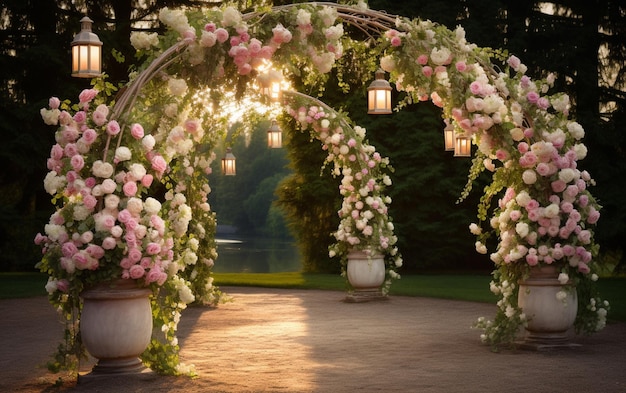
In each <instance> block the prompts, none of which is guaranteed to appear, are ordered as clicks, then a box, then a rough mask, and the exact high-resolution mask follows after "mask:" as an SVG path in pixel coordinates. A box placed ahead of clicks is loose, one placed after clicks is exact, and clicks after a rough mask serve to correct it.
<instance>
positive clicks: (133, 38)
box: [130, 31, 159, 50]
mask: <svg viewBox="0 0 626 393" xmlns="http://www.w3.org/2000/svg"><path fill="white" fill-rule="evenodd" d="M130 44H131V45H132V46H133V48H135V49H137V50H140V49H149V48H150V47H151V46H158V45H159V34H158V33H150V34H148V33H144V32H137V31H133V32H132V33H130Z"/></svg>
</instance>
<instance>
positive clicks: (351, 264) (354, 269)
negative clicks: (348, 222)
mask: <svg viewBox="0 0 626 393" xmlns="http://www.w3.org/2000/svg"><path fill="white" fill-rule="evenodd" d="M346 272H347V275H348V282H349V283H350V285H351V286H352V290H351V291H350V292H349V293H348V296H347V298H346V301H351V302H359V301H369V300H378V299H384V298H386V297H385V296H383V294H382V290H381V286H382V284H383V283H384V282H385V259H384V257H383V256H382V255H380V254H377V253H372V252H369V251H357V250H353V251H350V253H349V254H348V265H347V267H346Z"/></svg>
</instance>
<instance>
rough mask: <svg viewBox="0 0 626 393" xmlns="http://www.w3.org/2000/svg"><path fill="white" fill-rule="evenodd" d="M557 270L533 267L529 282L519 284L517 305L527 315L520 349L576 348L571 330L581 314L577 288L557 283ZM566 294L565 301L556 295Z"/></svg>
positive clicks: (570, 284) (550, 267)
mask: <svg viewBox="0 0 626 393" xmlns="http://www.w3.org/2000/svg"><path fill="white" fill-rule="evenodd" d="M558 276H559V270H558V269H557V267H556V266H541V267H533V268H532V269H531V271H530V276H529V277H528V279H526V280H524V281H521V282H520V283H519V285H520V287H519V296H518V305H519V307H520V308H521V309H522V310H523V311H524V313H525V314H526V317H527V318H528V324H527V326H526V336H525V338H524V341H523V342H521V343H520V346H521V347H523V348H527V349H547V348H551V347H562V346H573V345H575V344H572V343H571V342H570V339H571V329H572V327H573V326H574V321H575V319H576V314H577V313H578V298H577V294H576V288H575V287H574V286H573V284H572V283H571V281H570V282H567V283H561V282H560V281H559V280H558ZM559 292H562V293H561V294H565V297H564V298H563V299H560V298H558V297H557V294H558V293H559Z"/></svg>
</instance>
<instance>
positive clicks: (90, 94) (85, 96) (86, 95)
mask: <svg viewBox="0 0 626 393" xmlns="http://www.w3.org/2000/svg"><path fill="white" fill-rule="evenodd" d="M96 95H98V90H96V89H85V90H83V91H81V92H80V94H79V95H78V100H79V101H80V103H81V104H84V103H87V102H91V100H93V99H94V98H96Z"/></svg>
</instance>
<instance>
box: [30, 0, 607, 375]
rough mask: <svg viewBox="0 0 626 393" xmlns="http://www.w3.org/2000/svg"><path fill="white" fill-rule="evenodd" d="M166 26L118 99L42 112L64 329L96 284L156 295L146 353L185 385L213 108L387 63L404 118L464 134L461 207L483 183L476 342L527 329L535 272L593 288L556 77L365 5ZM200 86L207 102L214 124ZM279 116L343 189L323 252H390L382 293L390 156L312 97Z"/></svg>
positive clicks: (591, 311) (204, 290) (49, 238)
mask: <svg viewBox="0 0 626 393" xmlns="http://www.w3.org/2000/svg"><path fill="white" fill-rule="evenodd" d="M270 11H271V12H270ZM159 18H160V20H161V21H162V22H163V23H164V24H165V25H166V26H168V29H169V30H168V31H167V32H166V33H165V34H163V35H158V34H156V33H155V34H142V33H139V34H134V35H133V36H131V42H132V44H133V45H134V46H135V48H136V49H137V50H138V52H139V54H140V55H143V56H146V59H147V60H146V62H145V63H144V65H142V66H140V68H138V69H137V71H136V72H133V73H131V75H130V76H131V81H130V83H129V84H128V85H127V86H125V87H124V88H122V90H121V91H120V93H119V94H118V95H117V96H112V91H113V90H114V88H113V86H111V85H110V84H108V82H106V81H105V80H97V81H96V84H95V86H94V89H88V90H85V91H84V92H83V93H82V94H81V96H80V97H79V103H78V104H75V105H72V104H71V103H70V102H69V101H64V102H60V100H58V99H56V98H53V99H51V100H50V108H49V109H42V116H43V118H44V121H45V122H46V123H47V124H51V125H57V126H59V128H58V131H57V134H56V137H57V142H58V143H57V144H56V145H55V146H54V147H53V148H52V151H51V158H50V159H49V161H48V168H49V170H50V173H49V175H48V176H47V177H46V180H45V187H46V190H47V191H48V192H49V193H50V194H51V195H53V201H54V202H55V203H56V204H57V206H58V210H57V212H55V213H54V214H53V216H52V217H51V220H50V223H49V224H48V225H47V226H46V228H45V233H44V234H41V235H38V236H37V239H36V242H37V244H40V245H41V246H42V248H43V250H44V257H43V260H42V262H41V263H40V265H39V266H40V268H41V270H42V271H45V272H47V273H49V274H50V281H49V283H48V285H47V289H48V291H49V293H50V298H51V301H52V303H53V304H55V305H57V306H58V307H60V308H61V309H62V310H63V311H64V312H65V313H66V315H68V316H71V315H75V313H76V311H77V310H80V302H79V298H78V295H79V293H80V291H82V289H83V288H85V287H87V286H89V285H92V284H94V283H97V282H100V281H106V280H110V279H112V278H115V277H129V278H133V279H138V280H140V281H142V282H144V283H145V284H146V285H149V286H151V287H152V288H153V289H154V293H155V296H154V297H153V309H154V311H153V312H154V320H155V325H157V326H162V327H163V328H162V332H163V333H164V337H163V338H156V339H154V340H153V342H152V344H151V347H150V348H149V350H148V351H147V352H146V353H145V354H144V356H143V360H144V362H146V363H147V364H148V365H149V366H150V367H152V368H153V369H155V370H158V371H161V372H165V373H181V372H189V371H190V370H188V369H187V368H185V366H184V365H181V364H180V362H179V360H178V355H177V353H178V352H177V351H178V347H177V342H176V335H175V334H176V326H177V322H178V320H179V318H180V314H181V311H182V310H183V309H184V308H185V307H186V304H188V303H190V302H192V301H194V300H196V301H200V302H203V303H215V302H218V301H219V299H220V296H221V293H220V292H219V289H217V288H215V287H214V286H213V285H212V278H211V275H210V270H211V267H212V264H213V261H214V260H215V258H216V257H217V253H216V248H215V241H214V233H215V215H214V213H213V212H212V211H211V209H210V206H209V205H208V202H207V196H208V194H209V192H210V187H209V185H208V183H207V181H206V174H207V173H208V172H210V170H211V162H212V161H213V160H214V159H215V156H214V154H212V153H211V151H212V148H213V147H214V146H215V145H216V144H217V143H218V141H219V138H220V137H221V135H222V134H223V130H224V129H225V125H226V118H225V116H222V115H221V113H220V112H219V108H220V105H221V104H222V103H223V102H224V101H225V100H226V99H227V96H228V94H226V93H227V92H228V93H229V94H231V95H232V96H233V97H235V98H241V97H243V96H245V95H255V94H257V93H256V92H257V91H258V90H257V89H255V88H254V85H255V83H257V80H258V78H259V76H261V75H262V73H263V71H262V68H263V66H264V65H266V64H267V62H269V61H271V63H272V66H273V67H274V68H275V69H279V70H280V71H281V73H282V75H287V76H289V77H291V76H293V77H297V78H299V79H300V80H302V83H303V84H304V85H305V86H307V87H309V88H311V89H314V87H315V86H319V85H321V84H322V82H324V81H325V80H327V77H328V76H327V75H328V73H329V72H330V71H331V70H333V69H334V70H336V71H337V73H338V74H339V75H343V76H344V77H347V75H348V74H349V73H352V74H355V75H356V76H357V78H358V79H361V80H365V79H366V77H365V76H366V75H368V76H369V75H371V74H372V73H373V71H374V70H376V69H378V68H379V67H382V68H383V69H384V70H385V71H387V72H389V74H390V79H391V81H392V82H393V83H395V86H396V89H397V90H399V91H400V92H402V93H403V94H404V98H403V100H402V101H401V102H400V104H399V105H398V108H397V109H398V110H400V109H402V107H403V106H404V105H407V104H409V103H412V102H418V101H423V100H428V99H430V100H432V101H433V102H434V103H435V104H436V105H437V106H439V107H441V108H442V113H443V117H444V119H445V120H446V121H447V122H448V123H449V124H450V125H452V126H453V127H454V129H455V132H456V134H457V135H465V136H467V137H469V138H471V139H472V141H473V143H474V144H475V145H477V146H478V149H477V150H476V152H475V157H474V160H473V165H472V168H471V170H470V175H469V181H468V183H467V185H466V187H465V190H464V193H463V195H462V197H465V196H466V195H467V193H469V191H470V190H471V186H472V183H473V181H474V180H475V179H476V178H477V176H478V175H479V174H480V173H481V172H482V171H484V170H488V171H490V172H492V173H493V174H492V178H493V182H492V183H491V184H490V185H489V186H487V188H486V189H485V193H484V195H483V197H482V199H481V203H480V205H479V206H478V218H479V221H478V223H474V224H471V225H470V230H471V231H472V233H474V234H475V235H477V242H476V249H477V251H478V252H481V253H486V252H487V250H486V246H485V244H486V239H487V238H488V237H489V236H490V235H492V234H495V235H496V236H497V237H498V239H499V242H498V245H497V247H496V250H495V251H494V252H493V253H492V254H491V259H492V260H493V261H494V263H495V264H496V270H495V271H494V281H493V282H492V290H493V291H494V292H495V293H496V294H498V295H499V296H500V301H499V302H498V313H497V315H496V319H495V321H494V322H488V321H486V320H480V321H479V323H478V325H479V326H480V327H483V328H484V329H485V334H484V335H483V339H484V340H485V341H486V342H488V343H490V344H492V345H496V346H497V345H501V344H503V343H507V342H510V341H511V340H512V339H513V338H514V335H515V333H516V332H517V329H518V328H519V326H520V325H521V324H523V323H524V322H525V317H524V315H523V312H522V310H521V309H520V308H519V307H518V306H517V303H516V300H517V293H518V287H517V282H518V280H520V279H522V278H524V277H525V276H526V275H527V274H528V271H529V269H530V267H531V266H534V265H538V264H548V265H552V264H554V265H557V266H558V267H559V268H560V270H561V273H562V274H564V275H566V276H567V279H570V278H572V279H574V280H576V282H577V284H578V285H579V287H580V288H591V286H587V284H590V283H593V282H594V281H595V280H596V279H597V274H596V273H595V269H596V264H595V261H594V258H595V257H596V256H597V251H598V246H597V245H596V244H595V243H594V241H593V229H592V228H593V226H594V225H595V224H596V222H597V220H598V218H599V209H600V206H599V205H598V204H597V202H596V201H595V199H594V198H593V196H592V195H591V194H590V192H589V191H588V186H590V185H593V180H592V179H591V177H590V175H589V174H588V173H587V172H586V171H584V170H580V169H579V168H578V161H579V160H581V159H583V158H584V157H585V155H586V152H587V151H586V148H585V146H584V145H583V144H582V142H581V139H582V138H583V136H584V131H583V129H582V127H581V126H580V125H579V124H578V123H576V122H575V121H573V120H571V119H569V117H568V115H569V114H568V109H569V99H568V97H567V96H566V95H565V94H562V93H551V88H552V82H553V78H552V77H550V76H549V77H548V78H546V79H544V80H539V81H533V80H531V78H529V77H528V76H526V75H525V66H524V65H523V64H522V63H521V61H520V60H519V59H518V58H516V57H515V56H507V57H505V56H503V55H502V54H501V53H500V52H495V51H491V50H488V49H482V48H478V47H476V45H473V44H470V43H468V42H467V41H466V39H465V34H464V31H463V29H462V28H461V27H457V28H456V29H455V30H454V31H451V30H448V29H447V28H446V27H444V26H441V25H438V24H436V23H433V22H430V21H421V20H409V19H407V18H403V17H399V16H391V15H388V14H385V13H382V12H378V11H373V10H369V9H367V8H366V7H365V6H364V5H363V4H362V3H359V4H357V5H355V6H350V5H339V4H335V3H302V4H294V5H289V6H281V7H274V8H273V9H272V10H260V11H258V12H252V13H249V14H245V15H242V14H240V13H239V11H237V10H236V9H234V8H232V7H226V8H223V9H210V10H188V11H184V10H170V9H167V8H165V9H163V10H162V11H161V12H160V15H159ZM346 31H349V33H350V34H346ZM351 35H355V36H358V38H356V39H354V38H351ZM496 60H497V61H501V62H503V63H504V66H505V67H506V69H505V70H504V71H497V68H496V67H495V66H494V65H493V64H492V61H496ZM272 75H278V74H272ZM261 77H262V76H261ZM270 78H279V77H278V76H270ZM199 90H206V91H207V93H206V95H205V97H208V100H209V101H211V102H212V103H213V108H214V110H213V111H208V110H207V108H206V102H207V98H205V99H199V98H198V96H197V94H195V93H196V92H197V91H199ZM283 104H284V105H285V107H286V108H287V109H286V112H287V113H288V114H290V115H291V116H293V117H294V118H295V119H296V121H297V122H298V123H299V124H300V128H301V129H302V130H305V131H308V132H310V135H311V137H312V138H315V139H319V140H320V141H321V142H322V147H323V148H324V149H325V150H326V151H327V153H328V156H327V162H326V165H332V169H333V173H334V174H335V175H337V176H341V178H342V182H341V190H340V192H341V195H342V196H343V198H344V202H343V206H342V208H341V210H340V212H339V214H340V215H341V218H342V220H341V224H340V227H339V228H338V230H337V232H336V234H335V237H336V240H337V243H336V244H335V245H333V246H332V247H331V250H330V253H331V256H339V257H341V258H342V260H344V261H345V256H346V255H347V251H348V249H350V248H354V247H356V248H359V247H363V248H365V247H370V248H371V247H374V248H376V249H377V250H378V251H381V252H383V253H384V254H385V257H386V267H387V275H388V280H387V284H390V280H391V279H393V278H397V277H398V274H397V272H396V269H397V268H398V267H400V266H401V264H402V259H401V256H400V254H399V251H398V250H397V248H396V247H395V245H394V244H395V241H396V236H395V235H394V234H393V224H392V221H391V219H390V218H389V217H388V215H387V205H388V204H389V203H390V202H391V201H390V199H389V197H388V196H386V195H385V193H384V190H385V187H386V186H388V185H389V184H390V178H389V176H388V175H387V174H386V170H388V169H389V168H388V164H389V161H388V159H387V158H384V157H381V156H380V154H378V153H377V152H376V150H375V148H374V147H373V146H371V145H369V144H368V143H367V140H366V134H365V130H364V129H362V128H361V127H358V126H356V125H353V124H352V122H351V121H350V120H349V119H348V118H347V116H345V115H343V114H340V113H339V112H336V111H334V110H333V109H332V108H329V107H327V106H326V105H325V104H323V103H322V102H320V101H319V100H316V99H314V98H311V97H308V96H305V95H303V94H301V93H295V92H292V93H287V94H285V101H284V103H283ZM72 111H73V112H74V114H70V112H72ZM157 184H161V186H159V187H157V186H156V185H157ZM157 192H158V193H159V194H160V196H161V197H162V198H161V199H158V198H155V197H154V195H153V194H154V193H157ZM495 198H499V200H498V201H497V206H496V207H495V209H492V208H491V206H492V200H494V199H495ZM488 214H491V218H489V219H488ZM484 224H487V225H484ZM156 294H160V295H159V296H156ZM580 298H581V302H582V303H581V304H583V306H584V307H582V312H580V313H579V316H578V317H579V318H578V326H579V327H580V328H581V329H583V330H585V331H595V330H598V329H600V328H602V327H603V325H604V323H605V318H606V309H607V307H608V306H607V304H606V303H604V302H602V301H601V300H600V299H599V298H597V296H596V294H595V292H593V291H592V290H591V289H590V290H589V291H587V292H583V293H581V296H580ZM79 313H80V312H79V311H78V315H80V314H79ZM73 333H76V332H75V331H73ZM70 336H71V334H70ZM74 344H77V342H76V341H74V342H72V345H74Z"/></svg>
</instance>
